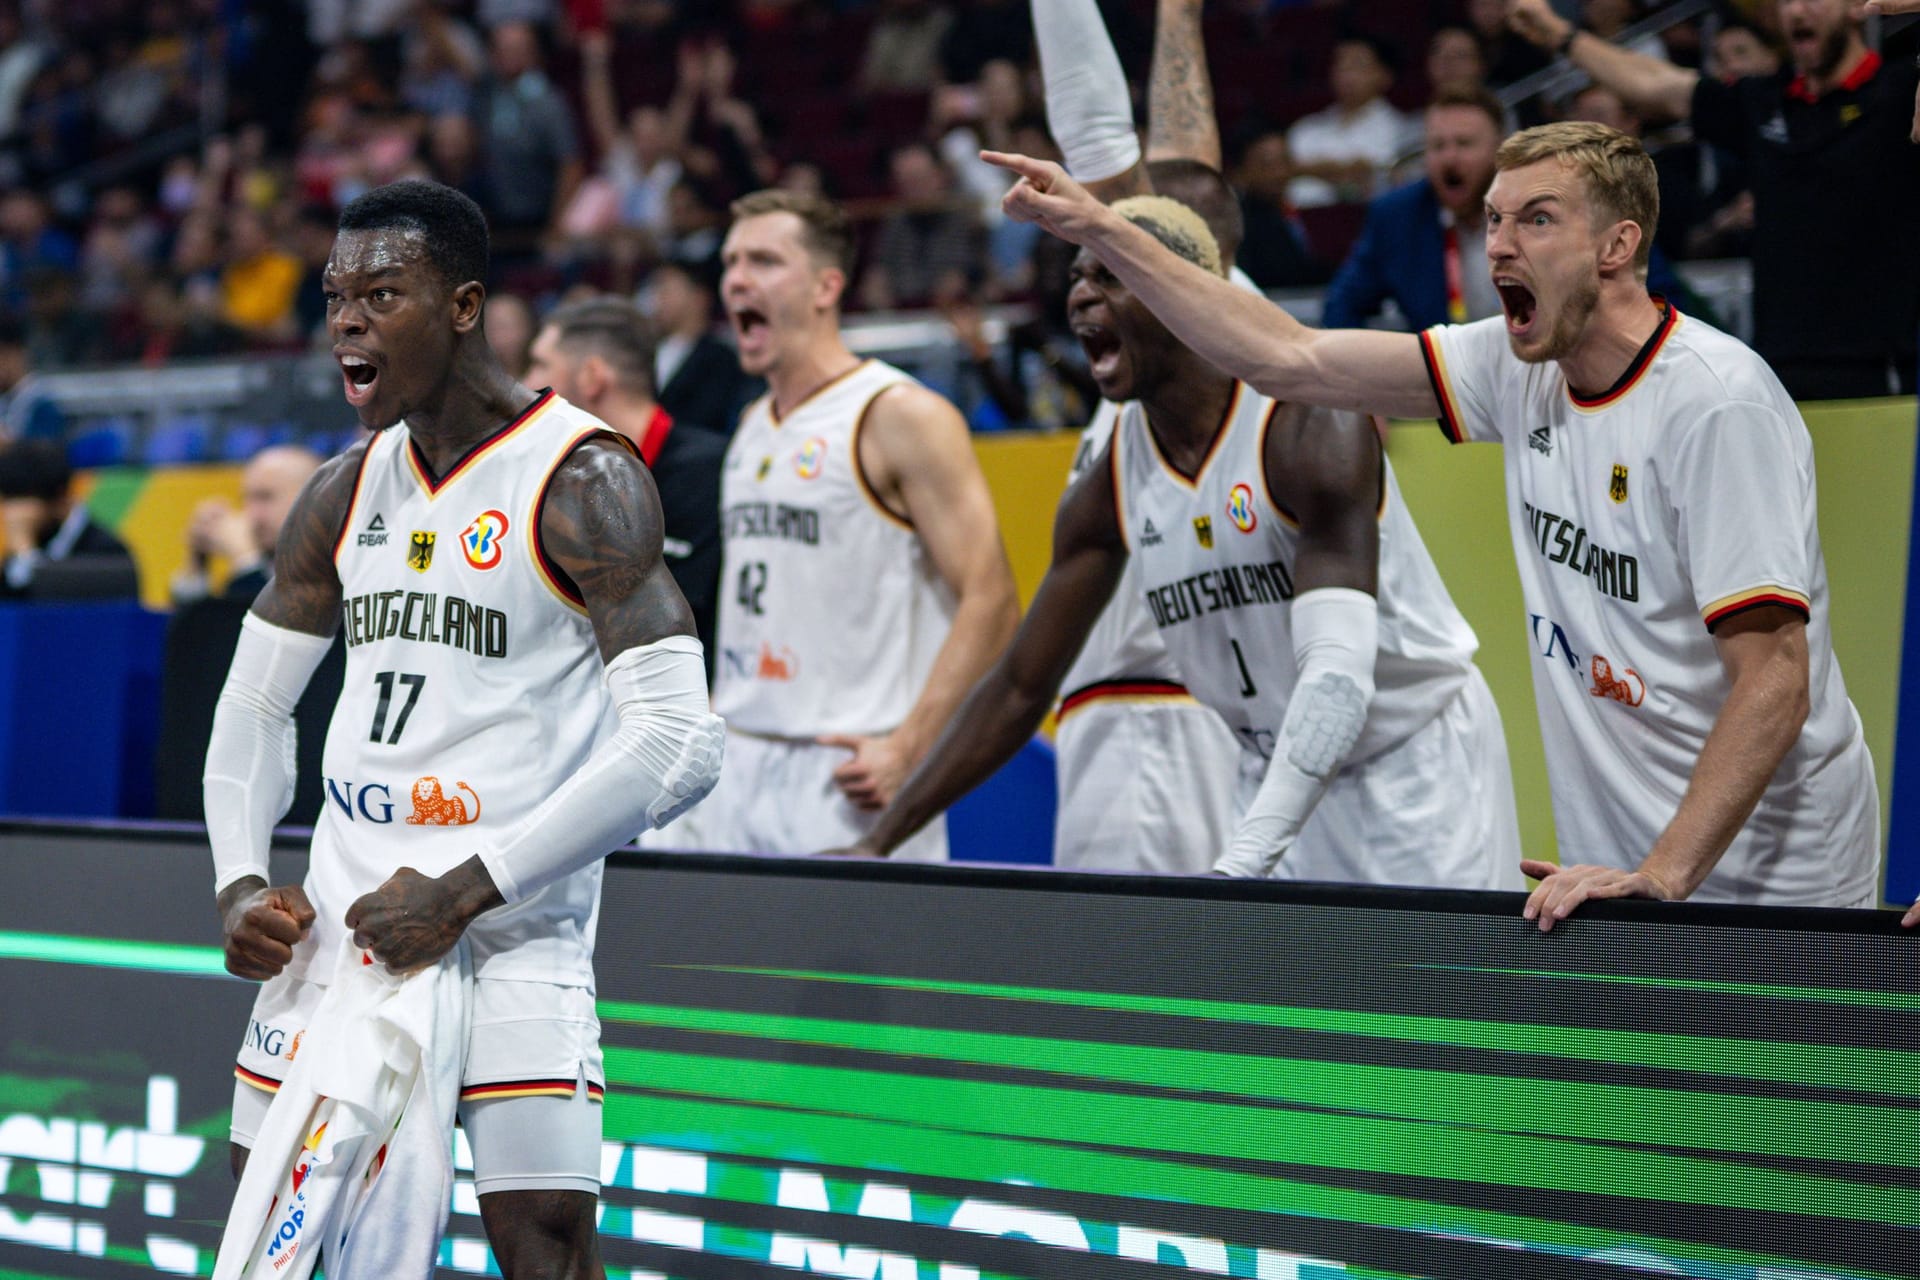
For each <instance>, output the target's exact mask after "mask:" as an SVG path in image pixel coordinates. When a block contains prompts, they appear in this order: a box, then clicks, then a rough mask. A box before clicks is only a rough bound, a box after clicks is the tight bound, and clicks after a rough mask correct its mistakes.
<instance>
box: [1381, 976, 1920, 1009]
mask: <svg viewBox="0 0 1920 1280" xmlns="http://www.w3.org/2000/svg"><path fill="white" fill-rule="evenodd" d="M1405 967H1406V968H1409V969H1433V970H1437V971H1439V972H1443V973H1484V974H1488V975H1490V976H1492V977H1502V978H1547V979H1551V980H1552V981H1555V982H1599V983H1608V984H1611V985H1613V986H1620V987H1652V988H1656V989H1658V990H1663V991H1697V992H1704V993H1706V994H1709V995H1726V996H1761V997H1764V998H1766V999H1771V1000H1801V1001H1805V1002H1808V1003H1811V1004H1838V1005H1851V1006H1856V1007H1859V1008H1863V1009H1891V1010H1894V1011H1896V1012H1901V1013H1913V1012H1920V993H1914V992H1910V991H1850V990H1848V989H1847V988H1845V987H1794V986H1787V985H1785V984H1782V983H1775V982H1723V981H1719V980H1717V979H1713V978H1660V977H1652V976H1648V975H1645V974H1630V973H1567V972H1564V971H1556V970H1553V969H1493V968H1487V967H1485V966H1482V965H1474V964H1413V965H1407V966H1405Z"/></svg>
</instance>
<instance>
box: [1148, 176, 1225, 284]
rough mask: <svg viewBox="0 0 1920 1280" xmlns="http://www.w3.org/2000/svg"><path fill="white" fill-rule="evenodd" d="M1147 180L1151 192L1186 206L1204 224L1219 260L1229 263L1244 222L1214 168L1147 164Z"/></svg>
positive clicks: (1222, 180)
mask: <svg viewBox="0 0 1920 1280" xmlns="http://www.w3.org/2000/svg"><path fill="white" fill-rule="evenodd" d="M1147 177H1148V178H1149V179H1150V180H1151V181H1152V183H1153V189H1154V191H1156V192H1158V193H1159V194H1160V195H1163V196H1170V197H1172V198H1173V199H1175V200H1178V201H1179V202H1180V203H1181V204H1184V205H1186V206H1187V207H1188V208H1190V209H1192V210H1193V211H1194V212H1195V213H1197V214H1199V215H1200V217H1201V218H1202V219H1204V220H1205V221H1206V224H1207V230H1209V231H1211V232H1213V238H1214V239H1215V240H1216V241H1218V242H1219V245H1220V258H1221V260H1222V261H1224V262H1232V261H1233V260H1234V258H1235V257H1237V256H1238V255H1239V253H1240V242H1241V240H1243V239H1245V238H1246V223H1245V221H1244V220H1243V219H1242V217H1241V214H1240V200H1239V197H1237V196H1235V195H1234V193H1233V188H1232V187H1231V186H1229V185H1228V184H1227V180H1226V178H1224V177H1223V176H1221V173H1220V171H1219V170H1218V169H1216V168H1214V167H1213V166H1212V165H1209V164H1202V163H1201V162H1200V161H1198V160H1188V159H1185V158H1181V159H1175V160H1149V161H1147Z"/></svg>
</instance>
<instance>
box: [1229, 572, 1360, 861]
mask: <svg viewBox="0 0 1920 1280" xmlns="http://www.w3.org/2000/svg"><path fill="white" fill-rule="evenodd" d="M1379 647H1380V606H1379V604H1378V602H1377V601H1375V600H1374V598H1373V597H1372V596H1370V595H1368V594H1367V593H1366V592H1364V591H1354V590H1351V589H1349V588H1346V587H1323V588H1321V589H1319V590H1317V591H1308V592H1304V593H1302V594H1301V595H1300V596H1299V598H1297V599H1296V600H1294V602H1293V661H1294V666H1295V668H1296V669H1297V670H1298V671H1299V673H1300V675H1299V679H1298V680H1297V681H1296V682H1295V684H1294V687H1293V697H1292V698H1290V699H1288V701H1287V716H1286V719H1285V721H1283V722H1282V724H1281V726H1280V737H1279V741H1278V742H1276V743H1275V744H1274V749H1273V759H1271V760H1269V761H1268V762H1267V776H1266V777H1265V778H1264V779H1262V780H1261V782H1260V790H1259V793H1258V794H1257V795H1255V796H1254V798H1253V803H1252V804H1251V805H1249V806H1247V812H1246V815H1245V816H1244V817H1242V818H1241V819H1240V826H1239V828H1238V829H1237V830H1236V831H1235V832H1234V833H1233V843H1232V845H1231V846H1229V848H1228V849H1227V854H1226V856H1225V857H1223V858H1221V859H1220V861H1219V862H1217V863H1215V864H1214V868H1213V869H1214V870H1215V871H1223V872H1225V873H1226V874H1228V875H1233V876H1267V875H1271V874H1272V873H1273V869H1274V867H1275V866H1276V865H1278V864H1279V862H1280V859H1281V858H1282V857H1283V856H1284V855H1285V854H1286V852H1287V850H1289V849H1291V848H1292V847H1293V842H1294V839H1295V837H1297V836H1298V835H1299V834H1300V828H1301V827H1302V826H1304V825H1305V824H1306V821H1307V815H1308V814H1310V813H1312V812H1313V806H1314V805H1316V804H1318V803H1319V802H1320V796H1321V794H1322V793H1323V792H1324V791H1326V789H1327V783H1329V782H1330V781H1332V780H1333V775H1334V774H1335V773H1336V772H1338V771H1339V768H1340V766H1341V765H1342V764H1344V763H1345V762H1346V759H1347V756H1348V754H1349V753H1350V752H1351V751H1352V750H1353V744H1354V743H1355V742H1357V741H1358V740H1359V738H1360V730H1361V729H1362V728H1363V727H1364V726H1365V725H1366V722H1367V708H1368V707H1369V706H1370V705H1371V704H1372V702H1373V660H1374V655H1375V653H1376V652H1377V651H1378V649H1379Z"/></svg>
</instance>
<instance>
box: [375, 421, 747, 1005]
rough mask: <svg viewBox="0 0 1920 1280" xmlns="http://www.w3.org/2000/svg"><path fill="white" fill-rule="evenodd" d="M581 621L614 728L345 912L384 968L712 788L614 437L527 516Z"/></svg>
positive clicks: (640, 509)
mask: <svg viewBox="0 0 1920 1280" xmlns="http://www.w3.org/2000/svg"><path fill="white" fill-rule="evenodd" d="M540 536H541V539H542V543H543V545H544V547H545V549H546V552H547V554H548V556H549V557H551V559H552V560H553V562H554V563H555V564H556V565H557V566H558V567H559V568H560V569H561V571H562V572H564V573H565V574H566V575H567V577H568V578H570V579H571V580H572V583H573V585H574V587H575V588H576V589H577V590H578V592H579V595H580V599H581V601H582V603H583V605H584V607H585V609H586V613H587V617H588V618H589V619H590V620H591V622H592V624H593V634H594V638H595V640H596V641H597V642H598V644H599V649H600V654H601V657H602V658H604V659H605V660H606V663H607V669H606V680H607V687H608V691H609V693H610V694H611V695H612V700H613V703H614V706H615V708H616V710H617V711H618V712H619V717H620V724H619V728H618V729H617V730H616V731H615V733H614V734H613V736H612V737H610V738H608V739H607V740H606V741H605V742H603V743H601V744H600V746H599V747H598V748H596V749H595V751H594V752H593V754H592V755H591V756H589V757H588V758H587V761H586V763H585V764H584V765H582V766H581V767H580V771H579V772H578V773H575V774H574V775H573V776H572V777H571V778H569V779H567V781H566V782H565V783H564V784H562V785H561V787H560V789H559V790H557V791H555V792H554V793H553V795H551V796H549V797H548V798H547V799H546V800H545V801H544V802H543V803H541V804H540V805H539V806H538V807H536V808H535V809H534V810H533V812H531V813H529V814H528V815H527V816H526V817H524V818H522V819H521V820H520V821H519V822H517V823H515V824H514V825H513V826H511V827H509V828H508V829H507V830H505V831H504V832H502V833H501V834H500V835H498V836H497V837H495V838H494V839H493V840H492V841H491V842H490V843H489V844H488V845H487V846H486V847H484V848H483V849H481V851H480V852H478V853H476V854H475V855H474V856H473V857H471V858H469V859H467V860H466V861H465V862H463V863H461V864H460V865H459V866H457V867H455V868H454V869H453V870H452V871H449V872H448V873H447V874H445V875H443V876H439V877H437V878H436V877H429V876H423V875H421V874H419V873H418V872H416V871H413V870H412V869H410V868H402V869H401V870H400V871H398V872H396V873H395V874H394V876H393V877H392V878H391V879H389V880H388V881H387V882H386V883H385V884H383V885H381V886H380V888H378V889H376V890H375V891H374V892H372V893H370V894H367V895H365V896H364V897H362V898H360V899H359V900H358V901H356V902H355V903H354V904H353V906H352V907H351V908H349V909H348V911H347V925H348V927H349V928H351V929H352V930H353V931H354V943H355V945H357V946H361V947H364V948H366V949H367V950H369V951H371V952H373V954H374V955H375V956H376V957H378V958H379V959H380V960H381V961H383V962H384V963H385V964H386V965H387V966H388V967H389V968H391V969H394V970H396V971H405V970H409V969H416V968H419V967H420V966H422V965H426V964H431V963H432V962H433V961H435V960H437V959H439V958H440V957H441V956H443V955H445V954H446V953H447V951H448V950H450V949H451V948H452V947H453V945H454V944H455V943H456V942H458V941H459V939H460V935H461V934H462V933H463V932H465V931H466V928H467V926H468V925H469V924H471V923H472V922H473V920H474V919H475V918H476V917H477V916H479V915H480V914H481V913H483V912H486V911H489V910H491V909H493V908H494V907H497V906H500V905H502V904H504V903H509V902H520V901H523V900H524V899H526V898H528V897H531V896H532V895H534V894H535V893H538V892H539V891H540V890H541V889H544V888H545V887H546V886H548V885H550V884H552V883H554V882H555V881H557V880H560V879H562V878H564V877H565V876H568V875H571V874H573V873H574V872H575V871H578V870H580V869H581V868H583V867H586V866H589V865H590V864H592V863H594V862H596V861H598V860H599V859H600V858H602V857H604V856H605V855H606V853H607V851H608V850H610V849H613V848H615V847H617V846H619V845H621V844H623V843H625V842H626V841H627V840H628V839H629V838H631V837H632V836H633V834H634V833H635V832H637V831H640V830H642V829H645V828H648V827H653V826H658V825H660V824H662V823H665V822H668V821H670V820H672V819H673V818H674V817H676V816H678V815H679V814H680V813H682V812H684V811H685V810H687V809H688V808H691V807H692V806H693V805H694V804H695V803H697V802H698V801H699V800H700V798H701V797H702V796H704V795H706V793H707V792H708V791H710V790H712V789H713V784H714V781H715V780H716V779H717V778H718V777H719V772H720V750H721V738H722V734H723V726H722V725H721V722H720V720H719V718H718V717H717V716H714V715H713V714H712V713H711V712H709V711H708V710H707V689H706V671H705V668H704V666H703V665H702V663H701V651H700V642H699V641H698V640H696V639H694V636H693V615H692V612H691V611H690V610H689V609H688V608H687V602H686V600H685V599H683V598H682V597H681V595H680V589H679V588H678V587H676V586H675V585H674V582H673V575H672V574H671V573H669V572H668V570H667V567H666V562H665V561H664V560H663V559H662V557H661V542H662V537H663V521H662V517H661V514H660V498H659V495H658V494H657V493H656V492H655V491H654V487H653V478H652V477H651V476H650V475H649V474H648V472H647V469H646V466H645V465H644V464H643V463H642V462H641V461H640V460H639V458H637V457H635V456H634V454H633V452H632V450H631V449H630V448H628V447H627V446H626V445H624V444H616V443H614V442H613V441H610V440H608V439H605V438H596V439H592V440H589V441H587V442H586V443H584V444H582V445H581V446H580V447H579V448H578V449H576V450H575V451H574V452H573V454H572V456H570V457H569V458H568V459H567V461H566V462H565V463H563V464H562V465H561V466H560V468H559V470H558V471H556V472H555V473H554V478H553V481H552V484H551V487H550V488H549V489H548V491H547V498H546V502H545V504H544V510H543V514H542V516H541V521H540Z"/></svg>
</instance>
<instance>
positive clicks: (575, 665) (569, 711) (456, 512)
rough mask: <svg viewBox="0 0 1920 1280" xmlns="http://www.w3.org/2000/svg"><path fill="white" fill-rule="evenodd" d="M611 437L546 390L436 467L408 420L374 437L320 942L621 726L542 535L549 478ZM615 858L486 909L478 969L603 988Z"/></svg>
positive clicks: (361, 488) (363, 481)
mask: <svg viewBox="0 0 1920 1280" xmlns="http://www.w3.org/2000/svg"><path fill="white" fill-rule="evenodd" d="M597 434H607V435H612V433H611V432H610V431H609V430H608V428H607V427H606V425H605V424H604V423H602V422H601V421H600V420H599V419H598V418H595V417H593V416H591V415H590V414H587V413H584V412H582V411H581V410H579V409H576V408H574V407H573V406H572V405H570V404H568V403H567V402H566V401H564V400H562V399H560V398H559V397H557V396H555V395H554V394H553V393H551V392H547V393H544V394H543V395H542V396H541V397H540V398H539V400H537V401H536V402H535V403H534V404H533V406H532V407H531V408H529V409H528V410H527V411H526V412H525V413H523V414H521V415H520V417H519V418H517V419H515V420H514V422H513V423H511V424H510V425H508V426H507V427H505V428H504V429H503V430H501V431H500V433H499V434H497V435H495V436H493V437H492V438H491V439H489V440H487V441H486V442H485V443H483V444H480V445H478V446H476V447H475V448H474V450H473V451H472V452H471V453H469V454H468V455H467V456H466V458H465V459H463V460H462V461H461V462H460V463H459V464H458V465H457V466H455V467H454V468H453V469H452V470H451V471H449V472H448V473H447V475H446V476H445V477H444V478H443V479H441V480H440V481H439V482H438V483H435V482H434V481H433V480H432V479H431V478H430V473H429V472H428V471H427V469H426V467H425V466H424V464H423V461H422V458H421V455H420V453H419V451H418V449H417V448H416V446H415V445H414V443H413V440H412V438H411V436H410V435H409V434H408V432H407V429H406V425H405V424H404V423H402V424H401V425H399V426H396V427H394V428H392V429H390V430H387V431H383V432H381V433H379V434H378V435H376V436H374V438H373V440H372V442H371V443H370V444H369V445H368V446H367V452H366V456H365V458H364V459H363V461H362V463H361V467H360V474H359V477H358V479H357V481H356V482H355V485H354V494H353V503H352V506H351V508H350V509H349V511H348V514H347V521H346V525H345V527H344V528H343V529H342V531H341V534H340V540H339V543H338V545H337V546H336V548H335V551H334V561H335V564H336V566H337V568H338V571H339V575H340V585H341V592H342V611H341V625H342V627H343V628H344V630H345V632H346V639H347V669H346V680H345V684H344V685H343V686H342V689H341V693H340V701H339V703H338V704H337V705H336V706H335V708H334V713H333V720H332V723H331V724H330V726H329V727H328V730H327V745H326V752H325V756H324V765H323V770H324V773H325V775H326V778H325V785H326V803H325V805H324V806H323V807H322V811H321V815H320V821H319V825H318V826H317V827H316V828H315V829H314V836H313V860H312V865H311V869H310V870H309V872H308V876H307V885H308V894H309V896H311V897H312V899H313V903H314V906H315V908H316V910H317V911H318V914H319V919H318V921H317V922H316V923H315V925H314V936H313V942H314V946H313V949H312V952H311V954H313V955H315V956H321V957H327V958H329V959H330V958H331V957H332V956H334V955H335V954H337V951H336V948H337V947H338V945H339V942H340V934H341V933H342V932H344V925H343V924H342V919H343V917H344V916H345V914H346V910H347V908H348V907H349V906H350V905H351V904H352V903H353V901H354V899H355V898H357V897H359V896H360V895H361V894H364V893H367V892H369V891H371V890H373V889H375V888H377V887H378V886H379V885H380V884H381V883H383V882H384V881H385V880H386V879H387V877H388V876H390V875H391V874H392V873H393V872H394V871H395V870H396V869H398V868H400V867H412V868H413V869H414V870H416V871H419V872H421V873H422V874H424V875H439V874H441V873H443V872H445V871H448V870H450V869H451V868H453V867H455V866H458V865H459V864H460V863H462V862H465V861H466V860H467V859H468V858H470V857H472V856H473V855H474V854H475V853H477V852H479V851H480V850H481V848H482V847H483V846H486V845H488V844H490V843H492V842H494V841H497V840H499V839H501V838H502V836H503V835H504V834H505V833H506V832H508V831H510V830H511V829H512V828H513V826H514V824H515V823H517V822H518V821H519V820H520V819H521V818H523V817H525V816H526V815H527V814H528V813H529V812H530V811H531V810H533V808H534V807H535V806H537V805H539V804H540V803H541V802H542V801H544V800H546V799H547V798H548V797H549V796H551V795H552V794H553V793H554V792H555V791H556V790H558V789H559V787H560V785H561V784H562V783H563V782H564V781H566V779H567V778H569V777H570V776H572V775H573V774H574V773H575V772H576V771H577V770H578V769H579V768H580V767H581V765H583V764H584V763H585V762H586V759H587V757H588V756H589V755H590V754H591V753H592V752H593V749H594V747H595V746H596V745H598V743H599V742H600V741H601V740H602V738H603V737H605V736H606V735H608V734H610V733H611V732H612V730H613V727H614V723H615V716H614V712H613V704H612V699H611V698H610V696H609V695H608V693H607V690H606V684H605V680H604V676H603V671H604V666H603V664H602V662H601V660H600V654H599V649H598V647H597V645H596V643H595V640H594V635H593V629H592V627H591V625H590V624H589V623H588V621H587V615H586V612H585V610H584V609H583V608H582V607H581V605H580V603H579V600H578V597H577V595H576V594H575V593H574V588H573V586H572V584H571V583H569V582H567V581H566V579H565V578H564V577H563V576H560V575H559V574H558V573H557V571H556V570H554V569H552V568H551V566H549V565H548V564H546V563H545V562H544V560H543V558H542V553H541V548H540V543H539V539H538V537H537V536H536V531H537V530H538V527H539V521H540V505H541V501H542V499H543V497H544V495H545V493H546V489H547V484H548V481H549V480H550V478H551V477H552V475H553V473H554V471H555V470H556V469H557V468H558V466H559V465H560V463H561V461H562V460H563V459H565V458H566V456H567V455H568V454H570V453H572V452H573V450H574V448H575V447H576V446H577V445H578V444H579V443H580V442H581V441H583V440H586V439H587V438H589V437H591V436H594V435H597ZM613 438H615V439H618V437H617V436H615V437H613ZM600 865H601V864H599V863H598V862H596V863H594V864H592V865H591V866H588V867H586V868H584V869H582V870H580V871H577V872H575V873H574V874H572V875H571V876H568V877H566V878H565V879H563V880H560V881H558V882H556V883H554V884H552V885H549V886H548V887H547V888H545V889H543V890H541V891H540V892H539V893H536V894H534V895H533V896H532V897H530V898H528V899H526V900H524V901H522V902H519V903H517V904H515V905H513V906H510V907H504V908H501V909H499V910H497V911H493V912H489V913H488V914H486V915H484V916H481V917H480V918H479V919H478V920H476V921H474V923H473V925H472V926H471V927H470V929H469V930H468V935H467V936H468V937H469V938H470V939H471V941H472V947H473V961H474V967H475V972H476V973H479V974H484V975H485V976H487V977H492V978H516V979H523V980H538V981H544V982H557V983H562V984H578V985H586V986H591V985H592V983H593V940H594V930H595V925H596V920H597V916H598V914H599V904H600ZM319 976H320V980H322V981H324V980H325V979H324V975H319Z"/></svg>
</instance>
